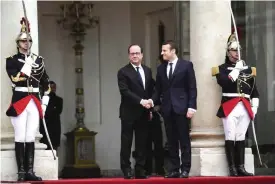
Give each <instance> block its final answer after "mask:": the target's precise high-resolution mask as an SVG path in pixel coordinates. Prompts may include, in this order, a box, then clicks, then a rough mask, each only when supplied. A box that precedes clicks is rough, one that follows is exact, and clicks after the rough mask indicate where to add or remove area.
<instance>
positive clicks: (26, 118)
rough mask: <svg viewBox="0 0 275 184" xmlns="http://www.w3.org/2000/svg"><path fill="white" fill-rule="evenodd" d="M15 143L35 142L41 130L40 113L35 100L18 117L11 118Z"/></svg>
mask: <svg viewBox="0 0 275 184" xmlns="http://www.w3.org/2000/svg"><path fill="white" fill-rule="evenodd" d="M11 123H12V125H13V128H14V139H15V142H35V135H36V133H37V132H38V128H39V112H38V109H37V106H36V104H35V102H34V100H33V99H31V100H30V101H29V103H28V105H27V106H26V108H25V109H24V111H23V112H22V113H21V114H20V115H18V116H17V117H11Z"/></svg>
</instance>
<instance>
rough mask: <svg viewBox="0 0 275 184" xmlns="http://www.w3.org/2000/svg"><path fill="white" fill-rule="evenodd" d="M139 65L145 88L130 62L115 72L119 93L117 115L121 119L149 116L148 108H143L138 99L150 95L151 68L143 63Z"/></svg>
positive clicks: (152, 85)
mask: <svg viewBox="0 0 275 184" xmlns="http://www.w3.org/2000/svg"><path fill="white" fill-rule="evenodd" d="M141 66H142V68H143V70H144V74H145V89H144V87H143V84H142V81H141V80H140V79H139V76H138V73H137V71H136V69H135V68H134V67H133V66H132V64H131V63H129V64H127V65H126V66H124V67H122V68H121V69H120V70H119V71H118V73H117V79H118V87H119V91H120V94H121V104H120V108H119V117H120V118H121V119H122V120H126V121H133V120H138V119H140V118H142V117H143V116H147V117H148V118H149V110H147V109H145V108H144V107H143V106H142V105H141V104H140V101H141V100H142V99H150V98H151V97H152V93H153V88H154V84H153V78H152V71H151V69H150V68H149V67H147V66H145V65H141Z"/></svg>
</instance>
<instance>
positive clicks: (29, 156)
mask: <svg viewBox="0 0 275 184" xmlns="http://www.w3.org/2000/svg"><path fill="white" fill-rule="evenodd" d="M33 163H34V142H26V147H25V169H26V180H27V181H41V180H42V178H41V177H38V176H36V175H35V174H34V172H33Z"/></svg>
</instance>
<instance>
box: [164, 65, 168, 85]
mask: <svg viewBox="0 0 275 184" xmlns="http://www.w3.org/2000/svg"><path fill="white" fill-rule="evenodd" d="M167 66H168V63H167V62H166V63H165V65H164V67H163V70H164V71H163V73H164V78H165V82H169V79H168V76H167Z"/></svg>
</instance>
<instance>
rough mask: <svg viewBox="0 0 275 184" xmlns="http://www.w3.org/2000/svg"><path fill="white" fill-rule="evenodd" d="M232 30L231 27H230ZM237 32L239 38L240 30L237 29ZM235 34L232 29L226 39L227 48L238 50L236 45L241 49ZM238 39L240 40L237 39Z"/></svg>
mask: <svg viewBox="0 0 275 184" xmlns="http://www.w3.org/2000/svg"><path fill="white" fill-rule="evenodd" d="M232 32H233V29H232ZM237 33H238V36H239V39H240V34H239V33H240V31H239V30H238V29H237ZM236 36H237V34H236V31H234V32H233V33H232V34H231V35H230V36H229V38H228V40H227V50H238V47H240V49H241V45H240V43H239V42H238V41H237V37H236ZM239 41H240V40H239Z"/></svg>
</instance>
